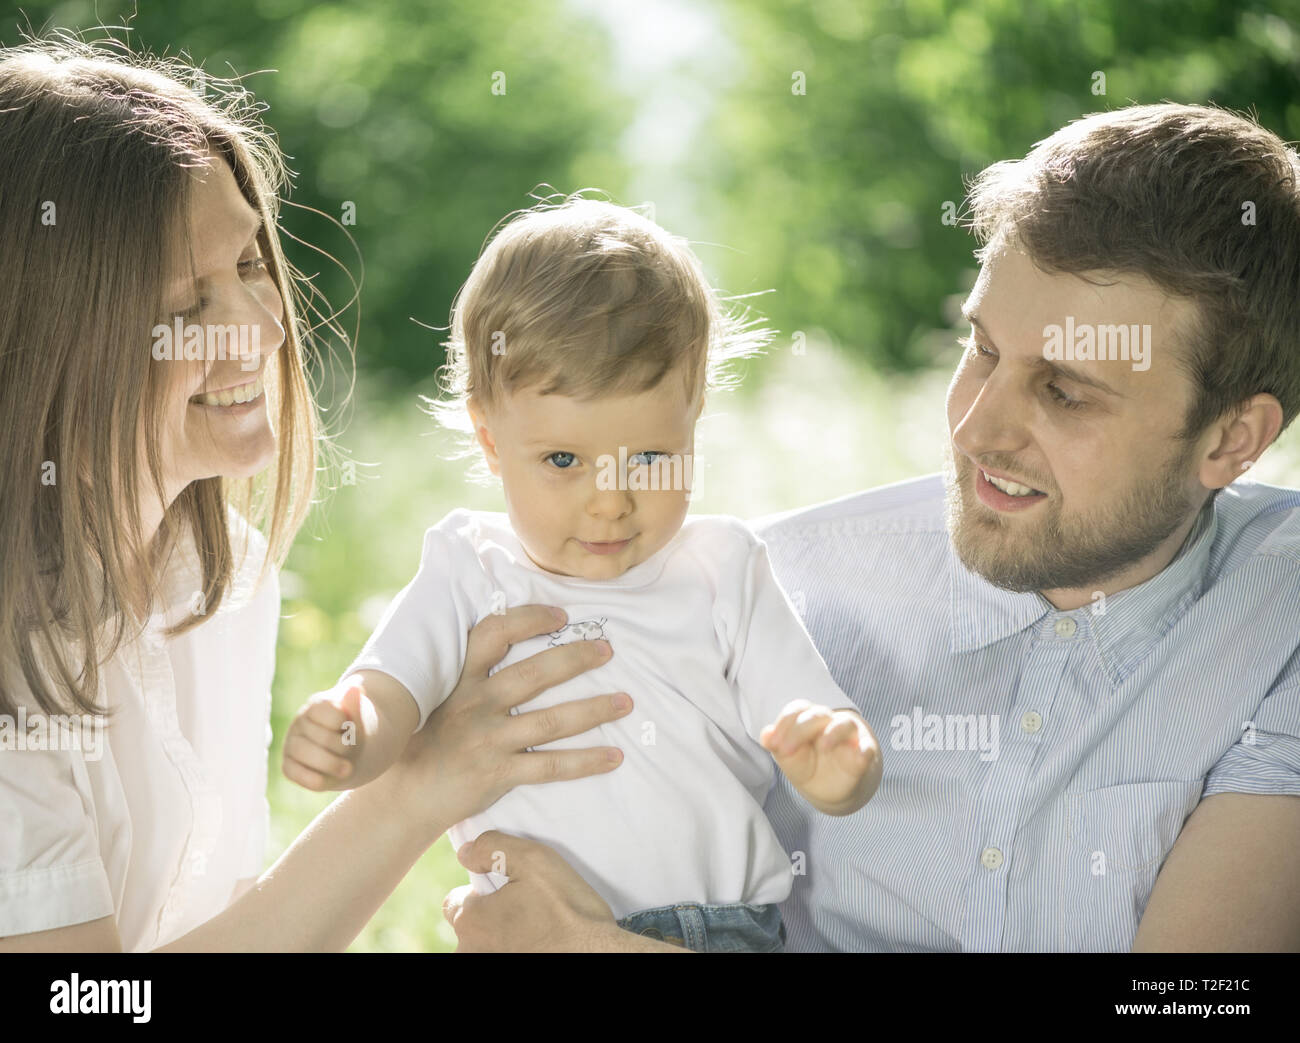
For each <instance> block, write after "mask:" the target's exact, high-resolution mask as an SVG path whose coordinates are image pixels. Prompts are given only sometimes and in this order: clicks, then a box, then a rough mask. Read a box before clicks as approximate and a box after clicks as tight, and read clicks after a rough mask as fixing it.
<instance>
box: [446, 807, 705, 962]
mask: <svg viewBox="0 0 1300 1043" xmlns="http://www.w3.org/2000/svg"><path fill="white" fill-rule="evenodd" d="M456 857H457V858H459V859H460V863H461V865H463V866H464V867H465V868H466V869H468V870H469V871H470V872H472V873H488V872H502V871H503V872H504V873H505V875H506V876H508V877H509V878H510V882H509V883H508V884H506V886H505V887H503V888H501V889H500V890H499V891H497V892H495V893H493V894H490V895H477V894H474V892H473V890H472V889H471V888H470V887H469V885H468V884H467V885H465V886H464V887H457V888H455V889H454V890H452V891H451V893H450V894H448V895H447V897H446V898H445V899H444V900H443V903H442V912H443V915H444V916H446V917H447V922H448V923H449V924H451V926H452V929H453V930H454V931H455V932H456V938H457V940H458V941H459V943H460V944H459V945H458V946H457V949H456V951H457V952H686V951H688V950H685V949H681V948H679V947H677V946H675V945H668V944H667V943H664V942H657V941H654V940H652V939H650V938H642V937H640V936H639V935H635V934H632V933H630V932H628V931H624V930H623V929H622V928H620V927H619V926H618V923H617V922H616V921H615V920H614V913H613V912H612V911H611V910H610V908H609V906H608V905H607V904H606V902H605V900H604V899H603V898H601V897H600V895H598V894H597V893H596V892H595V891H594V890H593V889H592V888H591V885H590V884H588V883H587V881H585V880H584V879H582V877H581V876H579V875H578V873H577V871H576V870H574V869H573V867H572V866H570V865H569V864H568V863H567V862H566V861H564V859H563V858H561V857H560V856H559V855H558V854H557V853H556V852H555V851H554V850H552V849H551V848H549V847H547V846H546V845H545V844H539V843H538V842H537V841H535V840H526V839H524V838H523V837H514V836H510V835H509V834H506V833H501V832H498V831H497V830H494V829H493V830H488V832H486V833H484V834H483V835H482V836H480V837H479V838H478V839H477V840H475V841H473V842H472V843H469V844H466V845H465V846H464V847H462V848H461V849H460V850H459V851H458V852H456Z"/></svg>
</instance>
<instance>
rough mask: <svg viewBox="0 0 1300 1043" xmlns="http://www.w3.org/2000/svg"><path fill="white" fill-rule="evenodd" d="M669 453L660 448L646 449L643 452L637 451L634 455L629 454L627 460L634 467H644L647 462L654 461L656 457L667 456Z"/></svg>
mask: <svg viewBox="0 0 1300 1043" xmlns="http://www.w3.org/2000/svg"><path fill="white" fill-rule="evenodd" d="M667 455H668V454H667V453H665V452H661V451H660V450H658V449H646V450H644V451H643V452H640V453H635V454H633V455H632V456H629V457H628V458H627V462H628V463H630V464H632V465H633V466H634V467H644V466H646V465H647V464H651V463H653V462H654V459H655V457H659V456H667Z"/></svg>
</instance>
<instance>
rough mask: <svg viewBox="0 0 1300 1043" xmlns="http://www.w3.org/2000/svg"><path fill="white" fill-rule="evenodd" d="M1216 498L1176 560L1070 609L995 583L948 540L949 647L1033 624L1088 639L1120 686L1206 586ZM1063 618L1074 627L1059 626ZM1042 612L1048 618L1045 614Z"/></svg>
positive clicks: (970, 645) (972, 645)
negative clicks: (963, 560) (1134, 582)
mask: <svg viewBox="0 0 1300 1043" xmlns="http://www.w3.org/2000/svg"><path fill="white" fill-rule="evenodd" d="M1216 503H1217V497H1216V498H1214V499H1213V500H1211V501H1210V502H1209V503H1207V504H1206V505H1205V506H1204V507H1202V508H1201V512H1200V514H1198V515H1197V517H1196V521H1195V523H1193V525H1192V528H1191V530H1190V531H1189V532H1188V534H1187V538H1186V539H1185V540H1183V545H1182V547H1181V548H1180V549H1179V551H1178V553H1177V554H1176V555H1174V558H1173V560H1172V561H1171V562H1170V563H1169V564H1168V565H1166V566H1165V567H1164V569H1162V570H1161V571H1160V572H1158V573H1157V574H1156V575H1154V576H1152V577H1151V578H1150V579H1149V580H1147V581H1146V582H1144V583H1139V584H1138V585H1137V586H1136V587H1130V588H1129V589H1127V590H1121V591H1119V592H1117V593H1115V594H1111V595H1110V596H1108V597H1104V598H1101V599H1099V600H1097V601H1095V602H1093V603H1090V604H1088V605H1084V606H1082V607H1080V608H1077V609H1074V610H1072V611H1070V612H1061V611H1059V610H1058V609H1056V608H1055V607H1054V606H1053V605H1052V603H1051V602H1050V601H1048V600H1047V599H1046V598H1045V597H1043V596H1042V594H1039V593H1038V592H1036V591H1030V592H1027V593H1016V592H1013V591H1009V590H1003V589H1002V588H1000V587H995V586H994V585H993V584H991V583H989V582H988V581H987V580H985V579H984V578H983V577H982V576H978V575H976V574H975V573H973V572H971V571H970V570H969V569H967V568H966V566H965V565H963V564H962V563H961V560H960V559H959V558H958V557H957V554H956V552H955V551H954V550H953V547H952V540H951V539H949V541H948V559H949V577H950V584H949V587H950V591H951V620H952V643H951V650H952V651H953V652H954V653H957V652H971V651H975V650H976V649H980V648H984V647H985V646H987V645H991V644H993V643H994V642H995V641H1000V640H1002V639H1003V638H1005V637H1009V636H1010V635H1012V634H1016V633H1019V632H1020V631H1022V630H1024V629H1025V628H1026V627H1028V626H1030V625H1032V624H1035V623H1038V624H1040V625H1039V627H1038V631H1039V632H1040V634H1041V635H1042V636H1043V637H1045V638H1049V639H1050V638H1052V637H1054V636H1058V635H1059V636H1065V637H1074V636H1076V631H1077V632H1078V633H1077V637H1078V638H1084V637H1090V638H1091V640H1092V641H1093V643H1094V645H1095V647H1096V648H1097V652H1098V654H1099V656H1100V657H1101V660H1102V662H1103V664H1104V665H1105V668H1106V670H1107V672H1108V673H1109V674H1110V677H1111V680H1112V682H1113V683H1114V684H1119V683H1120V682H1121V681H1122V680H1123V679H1124V677H1126V676H1127V675H1128V674H1129V673H1131V672H1132V671H1133V669H1134V668H1135V667H1136V666H1137V665H1138V663H1139V662H1141V660H1142V659H1143V658H1144V657H1145V656H1146V653H1147V652H1148V651H1149V650H1150V648H1151V646H1152V645H1154V644H1155V643H1156V642H1157V641H1158V640H1159V639H1160V638H1161V637H1163V636H1164V634H1165V633H1166V631H1168V630H1169V628H1170V627H1172V626H1173V625H1174V623H1176V622H1177V621H1178V619H1179V618H1180V617H1181V616H1182V615H1183V613H1184V612H1186V611H1187V608H1188V606H1189V605H1190V604H1191V603H1192V602H1193V601H1195V600H1196V599H1197V598H1198V597H1200V595H1201V593H1202V591H1203V590H1204V588H1205V583H1206V570H1207V566H1208V564H1209V557H1210V548H1211V547H1212V546H1213V544H1214V538H1215V534H1216V533H1217V531H1218V516H1217V514H1216V511H1215V504H1216ZM1066 616H1068V617H1069V618H1070V619H1071V621H1072V623H1073V625H1072V626H1071V625H1070V624H1063V623H1061V622H1060V621H1061V619H1062V617H1066ZM1045 617H1046V618H1045Z"/></svg>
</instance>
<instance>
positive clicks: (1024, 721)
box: [1020, 710, 1043, 735]
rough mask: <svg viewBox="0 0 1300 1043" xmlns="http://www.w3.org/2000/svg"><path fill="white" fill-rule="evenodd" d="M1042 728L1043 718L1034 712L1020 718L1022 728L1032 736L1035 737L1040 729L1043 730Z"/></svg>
mask: <svg viewBox="0 0 1300 1043" xmlns="http://www.w3.org/2000/svg"><path fill="white" fill-rule="evenodd" d="M1042 726H1043V719H1042V717H1040V716H1039V715H1038V714H1036V713H1034V711H1033V710H1030V711H1029V712H1028V713H1026V714H1025V715H1024V716H1023V717H1021V718H1020V727H1021V728H1023V729H1024V730H1025V731H1027V732H1028V733H1029V734H1030V735H1033V734H1034V732H1036V731H1038V729H1039V728H1041V727H1042Z"/></svg>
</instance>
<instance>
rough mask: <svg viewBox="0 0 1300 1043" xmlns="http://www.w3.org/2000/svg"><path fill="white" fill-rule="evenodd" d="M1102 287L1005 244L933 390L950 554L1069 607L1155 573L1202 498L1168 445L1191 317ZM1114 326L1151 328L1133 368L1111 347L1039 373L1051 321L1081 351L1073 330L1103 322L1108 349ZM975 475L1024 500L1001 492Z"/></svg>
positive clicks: (1182, 409) (1151, 289)
mask: <svg viewBox="0 0 1300 1043" xmlns="http://www.w3.org/2000/svg"><path fill="white" fill-rule="evenodd" d="M1090 278H1094V279H1096V280H1097V281H1101V280H1100V277H1099V276H1096V275H1095V274H1094V275H1090ZM1119 278H1122V280H1123V281H1122V282H1116V279H1119ZM1105 281H1106V282H1109V283H1112V285H1093V284H1090V283H1089V282H1086V281H1084V280H1083V279H1081V278H1079V277H1078V276H1076V275H1073V274H1055V275H1048V274H1045V273H1044V272H1042V271H1040V270H1039V269H1037V268H1036V267H1034V265H1033V263H1032V261H1031V260H1030V259H1029V257H1028V256H1027V255H1026V254H1025V253H1022V252H1020V251H1019V250H1017V249H1016V248H1015V247H1014V246H1012V247H1007V246H1003V248H1002V249H1000V250H998V251H996V252H995V253H993V254H991V255H990V256H989V257H988V259H987V261H986V263H985V264H984V267H983V269H982V270H981V272H980V276H979V279H978V281H977V282H976V284H975V288H974V289H973V290H972V291H971V295H970V297H969V299H968V300H967V301H966V304H965V306H964V309H963V310H964V312H965V314H966V317H967V319H968V320H969V321H970V322H971V338H970V341H969V342H968V343H967V345H966V352H965V354H964V355H963V356H962V358H961V361H960V363H959V364H958V366H957V371H956V373H955V374H954V376H953V379H952V383H951V385H950V386H949V388H948V429H949V432H950V434H951V436H952V448H951V451H950V452H949V453H948V454H947V459H946V467H945V481H946V484H947V514H948V529H949V533H950V535H951V538H952V541H953V546H954V548H955V550H956V552H957V554H958V556H959V557H960V558H961V560H962V562H963V564H965V566H966V567H967V568H968V569H970V570H971V571H972V572H975V573H978V574H979V575H981V576H983V577H984V578H985V579H987V580H988V581H989V582H990V583H992V584H994V585H995V586H999V587H1003V588H1005V589H1007V590H1014V591H1041V592H1043V593H1044V594H1045V595H1047V596H1049V597H1050V593H1057V594H1060V593H1064V592H1071V596H1069V597H1064V598H1051V600H1053V601H1054V602H1057V603H1058V604H1059V602H1060V601H1062V600H1065V601H1069V602H1071V604H1070V606H1069V607H1078V605H1079V604H1084V603H1086V602H1087V601H1088V600H1089V597H1090V595H1091V592H1092V591H1093V590H1094V589H1102V586H1101V585H1102V583H1103V581H1110V582H1109V584H1108V586H1107V588H1106V589H1108V590H1110V591H1114V590H1120V589H1124V588H1125V587H1127V586H1129V585H1131V584H1130V583H1128V582H1123V581H1124V580H1125V579H1129V578H1131V579H1133V580H1134V582H1142V581H1143V580H1144V579H1146V578H1149V576H1148V575H1143V574H1142V573H1143V566H1144V564H1147V565H1149V564H1150V562H1151V561H1154V560H1157V559H1159V558H1160V557H1161V556H1162V555H1168V557H1166V558H1165V560H1164V561H1162V562H1160V563H1159V565H1158V567H1157V568H1156V569H1155V571H1159V568H1163V566H1164V564H1165V563H1167V561H1168V558H1171V557H1172V556H1173V554H1174V553H1175V552H1176V551H1177V545H1179V544H1181V542H1182V539H1183V538H1184V537H1185V536H1186V531H1187V530H1188V529H1189V528H1190V526H1191V522H1192V521H1193V520H1194V514H1193V512H1194V511H1195V509H1196V508H1197V507H1198V506H1199V505H1200V503H1201V502H1202V501H1203V499H1204V496H1205V492H1206V490H1205V488H1204V486H1202V485H1201V484H1200V482H1199V481H1198V480H1197V477H1196V473H1195V468H1194V466H1193V460H1194V458H1195V456H1196V454H1197V449H1198V447H1197V445H1196V444H1192V445H1190V446H1188V445H1184V444H1182V443H1179V442H1176V441H1175V440H1174V438H1173V436H1174V435H1175V434H1176V433H1177V432H1178V431H1179V430H1180V429H1181V427H1182V421H1183V418H1184V416H1185V415H1186V411H1187V410H1188V408H1189V407H1190V405H1191V401H1192V391H1193V389H1192V385H1191V383H1190V381H1189V380H1188V378H1187V377H1186V376H1185V375H1184V374H1183V373H1182V371H1181V370H1180V369H1179V368H1178V366H1177V365H1176V363H1175V352H1178V351H1181V350H1182V347H1183V346H1182V345H1181V344H1180V342H1179V337H1180V332H1179V331H1180V330H1185V329H1188V328H1190V327H1191V324H1192V322H1193V321H1194V310H1193V309H1192V308H1191V306H1190V305H1189V304H1187V303H1186V302H1184V301H1178V300H1175V299H1172V298H1170V297H1168V296H1167V295H1165V294H1164V293H1163V292H1162V291H1161V290H1159V289H1158V288H1156V287H1155V286H1154V285H1152V284H1151V283H1149V282H1147V281H1145V280H1144V279H1141V278H1140V277H1137V276H1131V275H1125V276H1113V275H1112V276H1108V277H1107V278H1106V279H1105ZM1121 325H1122V326H1129V327H1132V326H1133V325H1136V326H1137V327H1138V330H1137V332H1138V334H1139V336H1141V335H1142V332H1143V331H1142V327H1143V326H1149V327H1150V351H1149V354H1148V356H1147V357H1146V359H1145V360H1144V362H1139V363H1138V364H1137V366H1136V367H1135V363H1134V361H1133V360H1132V358H1130V359H1122V358H1114V357H1113V356H1114V355H1117V354H1118V351H1117V350H1114V349H1113V348H1112V350H1110V351H1109V352H1107V354H1109V355H1111V356H1112V357H1110V358H1107V359H1105V360H1103V359H1102V358H1101V357H1100V354H1101V353H1100V352H1098V353H1097V354H1098V357H1097V358H1096V359H1095V360H1092V361H1070V360H1067V359H1063V358H1062V359H1059V360H1053V361H1054V364H1055V365H1057V366H1059V367H1061V369H1060V370H1058V371H1052V370H1051V369H1049V368H1047V367H1045V366H1044V361H1045V357H1046V355H1047V354H1048V353H1049V351H1054V348H1051V347H1049V344H1050V336H1049V334H1046V333H1045V332H1044V331H1045V329H1046V328H1048V327H1051V326H1055V327H1059V328H1060V330H1061V334H1062V336H1061V338H1060V340H1061V341H1062V342H1065V341H1066V337H1065V334H1066V333H1069V332H1071V331H1073V333H1074V336H1073V337H1072V338H1070V343H1071V346H1072V347H1082V346H1083V345H1084V343H1085V342H1084V341H1083V339H1082V338H1084V337H1086V332H1085V327H1091V328H1092V330H1093V331H1094V332H1096V331H1098V328H1099V327H1107V330H1106V331H1105V335H1106V336H1108V337H1110V338H1111V339H1110V341H1109V342H1110V343H1111V344H1112V345H1115V344H1116V343H1117V341H1115V340H1114V339H1113V337H1114V335H1113V332H1112V330H1113V327H1117V326H1121ZM1128 332H1129V333H1132V332H1134V331H1133V330H1132V329H1131V328H1130V330H1129V331H1128ZM1096 343H1097V342H1096V340H1094V351H1096ZM1064 346H1065V345H1064V343H1062V347H1063V348H1064ZM1130 354H1131V352H1130ZM1144 363H1145V364H1147V365H1146V368H1143V367H1144ZM1065 371H1068V374H1067V372H1065ZM1080 378H1082V379H1080ZM1089 378H1090V379H1092V380H1095V381H1100V382H1103V383H1104V384H1105V385H1107V386H1108V387H1109V388H1110V391H1106V390H1102V389H1101V388H1100V387H1096V386H1093V385H1091V384H1089V383H1087V382H1086V380H1087V379H1089ZM982 470H983V471H990V472H992V473H993V474H994V476H995V477H996V476H1002V477H1006V478H1010V479H1012V480H1013V481H1015V482H1018V483H1020V484H1021V485H1022V486H1028V487H1030V488H1031V489H1033V490H1035V494H1034V495H1030V496H1024V497H1012V496H1008V495H1006V494H1005V493H1004V492H1001V491H999V490H998V489H997V488H996V487H994V486H993V485H992V484H991V483H990V482H989V481H988V480H987V479H986V478H985V476H984V474H983V473H981V472H982ZM1012 491H1013V492H1023V491H1024V490H1023V489H1013V490H1012ZM1152 574H1154V573H1152ZM1139 577H1140V578H1139ZM1049 592H1050V593H1049ZM1079 593H1081V594H1082V596H1081V597H1079V596H1078V595H1079Z"/></svg>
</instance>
